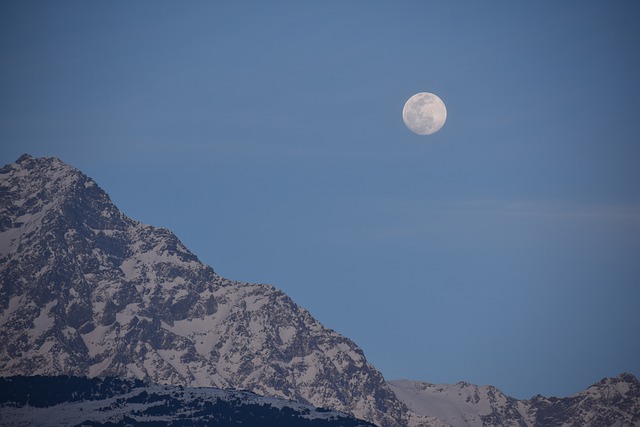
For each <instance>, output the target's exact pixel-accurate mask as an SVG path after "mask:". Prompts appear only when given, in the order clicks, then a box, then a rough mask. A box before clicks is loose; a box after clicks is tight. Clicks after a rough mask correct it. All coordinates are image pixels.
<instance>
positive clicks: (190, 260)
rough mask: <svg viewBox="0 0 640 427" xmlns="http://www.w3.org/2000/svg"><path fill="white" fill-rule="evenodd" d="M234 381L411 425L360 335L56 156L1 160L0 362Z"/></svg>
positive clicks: (4, 371)
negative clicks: (185, 237) (157, 223)
mask: <svg viewBox="0 0 640 427" xmlns="http://www.w3.org/2000/svg"><path fill="white" fill-rule="evenodd" d="M37 374H42V375H60V374H67V375H79V376H84V375H86V376H92V377H96V376H116V377H122V378H125V377H128V378H140V379H144V380H145V381H149V382H154V383H159V384H173V385H183V386H215V387H221V388H225V387H232V388H236V389H246V390H251V391H254V392H256V393H259V394H263V395H266V396H275V397H282V398H285V399H292V400H296V401H299V402H303V403H307V404H311V405H313V406H318V407H327V408H332V409H335V410H339V411H345V412H348V413H351V414H354V415H355V416H357V417H359V418H361V419H366V420H369V421H372V422H375V423H377V424H379V425H382V426H394V425H404V424H405V423H406V420H405V415H404V414H405V412H406V409H405V408H404V406H403V405H402V404H401V403H400V402H399V401H398V400H397V399H396V398H395V396H394V394H393V393H392V392H391V390H390V389H389V387H388V386H387V385H386V383H385V382H384V379H383V378H382V375H381V374H380V373H379V372H378V371H377V370H376V369H375V368H374V367H373V366H372V365H371V364H369V363H368V362H367V360H366V358H365V356H364V354H363V352H362V350H361V349H360V348H358V347H357V346H356V345H355V344H354V343H353V342H351V341H350V340H349V339H347V338H345V337H343V336H341V335H339V334H338V333H336V332H334V331H332V330H329V329H327V328H325V327H324V326H322V325H321V324H320V323H319V322H318V321H317V320H315V319H314V318H313V317H312V316H311V315H310V314H309V313H308V312H307V311H306V310H304V309H302V308H300V307H299V306H297V305H296V304H295V303H294V302H293V301H292V300H291V299H290V298H289V297H287V296H286V295H285V294H284V293H282V292H281V291H279V290H277V289H275V288H274V287H272V286H270V285H260V284H249V283H240V282H235V281H231V280H228V279H225V278H222V277H220V276H218V275H217V274H216V273H215V272H214V271H213V269H211V268H210V267H208V266H206V265H204V264H202V263H201V262H200V261H199V260H198V258H197V257H196V256H195V255H193V254H192V253H191V252H189V250H188V249H187V248H186V247H185V246H184V245H183V244H182V243H181V242H180V241H179V240H178V239H177V237H176V236H175V235H174V234H172V233H171V232H170V231H168V230H165V229H160V228H154V227H151V226H148V225H144V224H141V223H139V222H137V221H134V220H132V219H129V218H127V217H126V216H125V215H124V214H122V213H121V212H120V211H119V210H118V209H117V208H116V207H115V206H114V205H113V203H112V202H111V200H110V199H109V196H108V195H107V194H106V193H105V192H104V191H102V190H101V189H100V188H99V187H98V185H97V184H96V183H95V182H94V181H93V180H91V179H90V178H88V177H87V176H85V175H84V174H82V173H81V172H80V171H78V170H76V169H74V168H72V167H71V166H69V165H66V164H65V163H63V162H61V161H60V160H58V159H55V158H33V157H30V156H27V155H25V156H22V157H21V158H20V159H18V161H17V162H16V163H14V164H10V165H7V166H5V167H4V168H2V169H0V375H5V376H6V375H37Z"/></svg>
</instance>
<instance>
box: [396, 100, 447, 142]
mask: <svg viewBox="0 0 640 427" xmlns="http://www.w3.org/2000/svg"><path fill="white" fill-rule="evenodd" d="M402 120H404V124H405V125H407V127H408V128H409V130H411V132H414V133H417V134H418V135H431V134H432V133H436V132H438V131H439V130H440V129H441V128H442V126H444V122H445V121H447V107H445V106H444V102H442V99H440V98H439V97H438V96H437V95H434V94H433V93H429V92H420V93H416V94H415V95H413V96H412V97H411V98H409V100H408V101H407V102H406V104H404V108H403V109H402Z"/></svg>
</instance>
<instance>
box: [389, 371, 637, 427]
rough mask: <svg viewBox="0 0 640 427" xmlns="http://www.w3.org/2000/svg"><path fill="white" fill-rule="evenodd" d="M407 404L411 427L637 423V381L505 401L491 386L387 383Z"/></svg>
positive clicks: (622, 379) (625, 378) (624, 377)
mask: <svg viewBox="0 0 640 427" xmlns="http://www.w3.org/2000/svg"><path fill="white" fill-rule="evenodd" d="M389 384H390V386H391V388H392V390H394V392H395V393H396V395H397V396H398V398H399V399H400V400H402V401H403V402H404V403H406V404H407V406H408V408H409V410H410V412H409V423H408V425H409V426H410V427H501V426H522V427H529V426H541V427H542V426H581V427H587V426H592V427H600V426H619V427H623V426H624V427H633V426H638V425H640V382H639V381H638V379H637V378H636V377H635V376H633V375H631V374H627V373H625V374H621V375H619V376H617V377H615V378H604V379H602V380H601V381H600V382H598V383H596V384H593V385H592V386H591V387H589V388H587V389H586V390H584V391H581V392H579V393H577V394H575V395H573V396H569V397H544V396H541V395H537V396H535V397H533V398H532V399H529V400H518V399H514V398H512V397H509V396H507V395H505V394H504V393H502V392H501V391H500V390H498V389H497V388H495V387H493V386H477V385H473V384H469V383H467V382H459V383H457V384H430V383H425V382H418V381H406V380H400V381H391V382H390V383H389Z"/></svg>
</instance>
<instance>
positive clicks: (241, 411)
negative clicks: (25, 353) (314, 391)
mask: <svg viewBox="0 0 640 427" xmlns="http://www.w3.org/2000/svg"><path fill="white" fill-rule="evenodd" d="M136 389H140V390H139V392H138V393H137V394H133V395H129V396H123V395H125V394H129V393H130V392H132V391H135V390H136ZM156 390H157V389H156ZM238 394H244V395H248V394H250V395H252V396H255V398H257V399H260V397H259V396H257V395H254V394H253V393H248V392H235V391H229V392H228V395H227V396H226V398H224V399H223V398H220V397H214V396H205V397H202V395H199V396H193V395H192V394H190V393H188V392H185V389H184V387H180V386H176V387H171V386H166V387H163V389H162V392H160V393H156V392H152V391H151V392H150V390H149V388H147V387H146V386H145V384H144V383H143V382H142V381H140V380H123V379H118V378H86V377H70V376H55V377H44V376H34V377H24V376H16V377H8V378H0V405H11V406H25V405H29V406H34V407H41V408H42V407H51V406H55V405H59V404H63V403H73V402H80V401H83V400H92V401H98V400H105V399H112V400H111V401H110V402H109V403H108V404H107V402H105V406H102V407H101V408H100V409H99V411H101V412H110V413H114V414H116V413H118V414H120V415H121V416H119V417H118V419H117V420H116V421H113V420H110V421H102V422H101V421H96V420H92V419H90V418H91V417H88V418H87V419H86V420H84V421H83V422H82V423H81V424H82V425H83V426H131V425H142V426H210V425H215V426H217V427H232V426H233V427H237V426H238V425H242V426H244V427H367V426H371V427H375V425H374V424H371V423H367V422H365V421H362V420H357V419H355V418H351V417H347V416H341V415H334V416H331V417H329V418H313V414H312V412H313V411H315V412H317V413H322V412H327V411H326V410H324V409H315V410H311V409H307V408H304V409H302V410H295V409H293V408H290V407H287V406H284V407H282V408H279V407H274V406H272V405H270V404H268V403H264V402H259V401H258V402H257V403H252V402H248V401H247V400H246V399H245V400H243V399H242V398H240V397H239V396H238ZM113 398H115V400H113ZM141 405H142V407H141ZM159 418H161V419H159Z"/></svg>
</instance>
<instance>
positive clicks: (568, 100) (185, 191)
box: [0, 1, 640, 398]
mask: <svg viewBox="0 0 640 427" xmlns="http://www.w3.org/2000/svg"><path fill="white" fill-rule="evenodd" d="M639 20H640V7H639V6H638V5H637V4H636V2H633V1H616V2H606V1H599V2H594V1H582V2H562V3H560V4H559V3H558V2H551V1H542V2H540V1H539V2H528V3H524V2H518V3H514V2H507V1H494V2H482V3H480V2H455V3H453V2H444V1H443V2H426V1H425V2H423V1H419V2H418V1H416V2H382V1H380V2H378V1H367V2H365V1H347V2H343V1H340V2H339V1H322V2H257V1H256V2H231V1H220V2H205V1H185V2H165V1H153V2H151V1H137V2H124V1H110V2H97V1H96V2H92V1H60V2H45V1H43V2H35V1H4V2H2V3H0V57H1V58H2V61H1V62H2V65H0V94H1V95H0V161H1V162H2V164H6V163H10V162H13V161H15V160H16V159H17V158H18V157H19V156H20V155H21V154H22V153H25V152H27V153H30V154H32V155H35V156H55V157H59V158H61V159H62V160H64V161H66V162H67V163H70V164H72V165H74V166H76V167H78V168H80V169H81V170H82V171H84V172H85V173H86V174H88V175H89V176H91V177H93V178H94V179H95V180H96V181H97V182H98V183H99V184H100V185H101V186H102V187H103V188H104V189H105V190H106V191H107V192H108V193H109V194H110V195H111V197H112V199H113V200H114V202H115V203H116V204H117V205H118V207H119V208H120V209H121V210H123V211H124V212H125V213H126V214H127V215H128V216H130V217H132V218H135V219H137V220H140V221H142V222H145V223H148V224H152V225H155V226H161V227H166V228H169V229H171V230H172V231H174V232H175V233H176V234H177V235H178V237H179V238H180V239H181V240H182V241H183V242H184V243H185V244H186V245H187V246H188V247H189V248H190V249H191V250H192V251H193V252H195V253H196V254H197V255H198V256H199V258H200V259H201V260H202V261H204V262H206V263H207V264H209V265H211V266H212V267H213V268H214V269H215V270H216V271H217V272H218V273H220V274H222V275H224V276H226V277H229V278H232V279H238V280H244V281H252V282H263V283H264V282H266V283H271V284H273V285H275V286H277V287H279V288H280V289H282V290H284V291H285V292H287V293H288V294H289V295H290V296H292V298H293V299H294V300H295V301H296V302H297V303H298V304H300V305H301V306H303V307H305V308H307V309H308V310H309V311H310V312H311V313H312V314H313V315H314V316H315V317H317V318H318V319H319V320H320V321H322V322H323V323H324V324H325V325H327V326H328V327H331V328H333V329H336V330H337V331H338V332H340V333H342V334H344V335H346V336H348V337H350V338H351V339H353V340H354V341H355V342H356V343H358V344H359V345H360V346H361V347H362V348H363V349H364V351H365V353H366V355H367V356H368V358H369V360H370V361H371V362H372V363H374V364H375V365H376V366H377V367H378V368H379V369H380V370H381V371H382V372H383V374H384V375H385V377H386V378H388V379H397V378H409V379H415V380H425V381H430V382H449V383H450V382H457V381H460V380H466V381H469V382H473V383H477V384H493V385H495V386H497V387H499V388H501V389H502V390H503V391H504V392H506V393H507V394H510V395H512V396H515V397H520V398H528V397H531V396H532V395H534V394H537V393H542V394H546V395H558V396H563V395H568V394H571V393H575V392H577V391H579V390H580V389H582V388H584V387H586V386H588V385H590V384H591V383H593V382H596V381H597V380H599V379H600V378H602V377H604V376H611V375H616V374H618V373H620V372H623V371H628V372H632V373H634V374H636V375H639V374H640V340H638V331H639V330H640V320H639V319H640V317H639V316H638V314H637V313H638V301H640V290H639V287H640V262H639V261H640V167H639V166H638V164H639V161H640V147H639V143H640V138H638V134H639V132H638V118H639V117H640V108H639V107H638V102H637V100H638V99H640V83H639V82H638V77H637V76H639V75H640V57H639V54H638V49H637V46H638V45H640V30H638V29H637V22H638V21H639ZM423 91H428V92H433V93H436V94H438V95H439V96H440V97H441V98H442V99H443V101H444V102H445V103H446V105H447V110H448V118H447V122H446V124H445V126H444V128H443V129H442V130H441V131H440V132H438V133H436V134H434V135H431V136H419V135H415V134H413V133H411V132H410V131H409V130H408V129H406V127H405V126H404V123H403V121H402V114H401V113H402V107H403V105H404V102H405V101H406V100H407V99H408V98H409V97H410V96H411V95H413V94H414V93H417V92H423Z"/></svg>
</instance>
